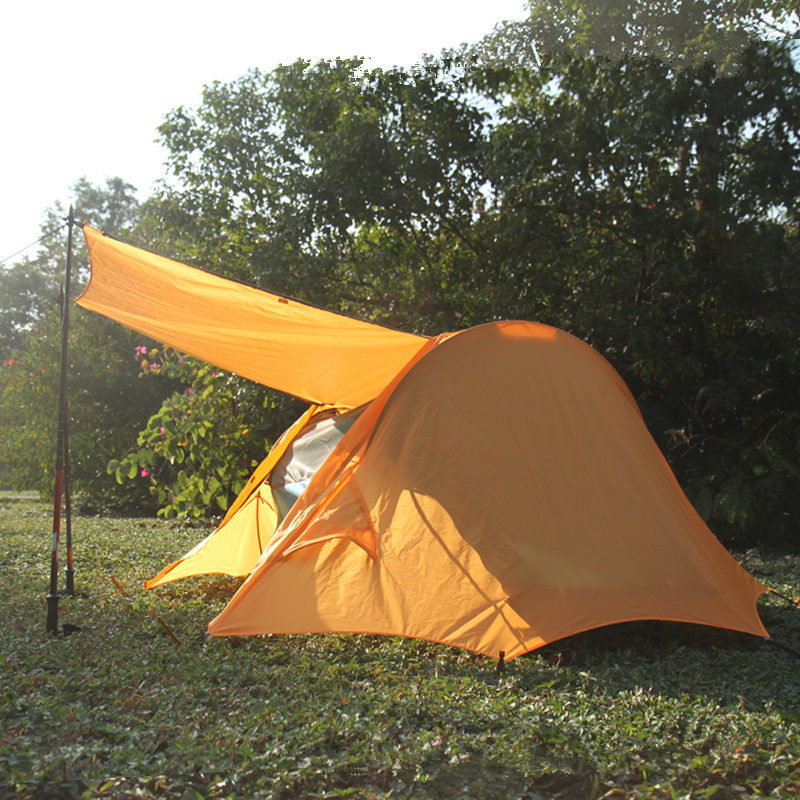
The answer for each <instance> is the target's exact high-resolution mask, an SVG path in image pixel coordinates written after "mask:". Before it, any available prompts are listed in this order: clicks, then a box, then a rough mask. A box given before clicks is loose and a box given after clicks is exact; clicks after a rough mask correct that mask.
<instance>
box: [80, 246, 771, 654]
mask: <svg viewBox="0 0 800 800" xmlns="http://www.w3.org/2000/svg"><path fill="white" fill-rule="evenodd" d="M100 241H102V240H100ZM109 241H110V240H109ZM115 244H116V243H115ZM95 249H96V245H95ZM90 252H92V248H91V246H90ZM129 252H130V251H128V250H126V251H124V252H122V253H121V254H118V255H117V256H115V257H114V258H116V259H117V260H116V261H115V267H114V270H115V271H124V269H125V268H126V264H125V259H126V257H127V255H128V254H129ZM92 258H93V270H94V258H95V256H94V254H93V255H92ZM148 258H155V257H153V256H150V255H148ZM173 263H174V262H173ZM167 266H169V265H167ZM183 269H189V268H187V267H183ZM94 280H95V279H94V277H93V279H92V283H94ZM216 280H222V279H219V278H217V279H216ZM91 293H92V284H91V283H90V287H89V290H88V292H87V295H85V296H84V297H86V296H89V297H90V298H91ZM82 302H83V301H82ZM230 302H234V303H235V300H233V299H231V300H230ZM253 302H254V305H256V306H257V302H256V301H255V300H254V301H253ZM268 302H269V301H268V300H265V303H268ZM112 304H113V303H112ZM127 305H128V307H129V308H130V307H132V304H130V303H128V304H127ZM189 307H190V306H189ZM136 313H138V308H137V311H136ZM334 316H335V315H334ZM350 322H352V321H349V322H348V324H349V323H350ZM140 324H141V322H140ZM363 324H366V323H363ZM278 325H279V323H278ZM373 327H374V326H373ZM147 328H148V326H147V325H142V327H140V328H139V329H140V330H143V332H146V333H148V332H149V330H147ZM379 330H381V332H383V329H379ZM372 333H374V336H375V337H376V338H378V334H377V332H372ZM390 333H394V332H390ZM150 335H152V334H150ZM310 335H311V334H309V336H310ZM386 335H387V336H388V335H389V334H388V333H387V334H386ZM412 339H414V337H412ZM335 341H336V340H335V337H334V343H333V344H334V347H335ZM414 341H415V345H416V346H414V347H410V348H409V349H410V350H412V351H413V352H410V353H408V354H407V357H405V360H404V361H403V363H401V364H394V365H392V366H393V368H394V374H393V375H392V376H391V377H390V378H389V379H388V380H385V381H384V379H383V377H381V378H380V380H375V381H374V394H373V397H365V396H364V395H363V394H362V395H361V397H360V399H361V400H362V401H363V402H365V403H366V405H365V407H364V408H363V409H362V410H360V412H359V413H356V412H353V413H352V414H351V415H350V417H351V418H350V427H349V429H347V430H346V431H340V433H339V434H337V437H335V438H334V440H332V441H331V443H330V450H329V451H326V453H325V455H324V457H323V458H322V460H321V462H320V463H317V464H314V465H312V466H311V467H310V468H308V469H306V471H305V473H303V475H305V478H304V481H301V482H300V483H299V484H298V485H301V486H302V487H303V488H302V491H301V492H300V493H299V498H298V499H297V500H296V502H294V504H293V505H291V507H290V508H289V509H288V511H285V512H283V513H282V512H281V511H280V509H279V508H278V505H279V504H278V503H277V502H276V492H279V491H283V488H280V487H279V485H278V484H279V483H280V481H278V482H277V483H276V481H275V476H276V474H277V473H281V475H283V477H281V481H283V482H284V483H286V480H288V479H287V478H286V475H289V473H291V472H292V469H293V466H292V464H293V459H295V455H296V453H295V451H298V452H299V451H300V450H302V449H303V446H305V445H308V442H309V441H312V440H313V438H314V437H313V436H312V435H311V431H312V429H314V430H317V429H319V428H323V427H325V426H324V425H321V424H320V420H322V419H324V418H325V417H326V415H327V417H334V418H337V419H338V417H337V413H338V410H339V409H340V408H342V407H346V408H352V407H354V406H355V405H357V403H355V402H350V403H346V402H341V398H338V402H337V399H335V398H334V397H333V395H328V396H326V397H321V396H317V397H315V398H314V399H320V400H322V402H328V403H330V404H331V405H332V406H337V407H338V408H328V409H320V408H317V407H312V408H311V409H309V411H308V412H306V414H305V415H304V416H303V418H301V419H300V420H298V422H297V423H295V425H294V426H293V427H292V429H290V431H288V432H287V434H286V435H285V436H284V437H283V439H282V440H281V441H280V442H278V443H277V444H276V446H275V448H273V451H272V452H271V453H270V455H269V456H268V457H267V459H266V461H265V462H264V464H262V465H261V467H259V469H258V470H257V471H256V473H255V474H254V476H253V478H252V479H251V482H250V483H249V484H248V486H247V487H246V488H245V490H244V491H243V492H242V494H241V495H240V497H239V498H238V499H237V501H236V504H235V505H234V508H233V509H232V511H231V513H229V515H228V516H227V517H226V519H225V520H224V521H223V524H222V525H221V526H220V527H219V528H218V530H217V531H216V532H215V533H214V534H212V535H211V536H210V537H209V538H208V539H207V540H206V541H205V542H204V543H202V544H201V545H200V546H198V548H196V550H195V551H194V552H193V553H190V554H187V556H186V557H185V558H184V559H182V560H181V561H178V562H176V564H174V565H171V566H170V567H168V568H167V569H166V570H164V571H163V572H162V573H161V575H159V576H158V577H157V578H156V579H154V581H152V582H151V584H152V585H155V584H156V583H160V582H163V581H164V580H172V579H174V578H176V577H181V576H183V575H187V574H197V573H198V572H217V571H223V572H231V573H233V574H247V572H249V577H248V578H247V580H246V581H245V583H244V584H243V585H242V587H241V588H240V589H239V591H238V592H237V593H236V595H235V596H234V597H233V599H232V600H231V601H230V603H229V604H228V606H227V607H226V608H225V609H224V610H223V612H222V613H221V614H220V615H219V616H218V617H217V618H216V619H215V620H213V621H212V622H211V624H210V625H209V631H210V633H212V634H213V635H243V634H256V633H281V632H321V631H350V632H373V633H385V634H397V635H403V636H413V637H419V638H424V639H431V640H435V641H440V642H446V643H449V644H453V645H456V646H458V647H465V648H468V649H471V650H474V651H477V652H481V653H486V654H489V655H493V656H497V655H498V654H499V653H500V652H501V651H502V652H504V653H505V657H506V658H513V657H515V656H518V655H520V654H522V653H524V652H526V651H529V650H531V649H534V648H536V647H539V646H541V645H543V644H546V643H547V642H550V641H553V640H556V639H559V638H562V637H564V636H568V635H570V634H573V633H577V632H579V631H583V630H587V629H590V628H595V627H599V626H602V625H607V624H611V623H615V622H622V621H628V620H640V619H664V620H676V621H685V622H692V623H699V624H705V625H713V626H719V627H724V628H731V629H734V630H740V631H745V632H748V633H752V634H755V635H758V636H766V635H767V634H766V631H765V629H764V627H763V625H762V623H761V620H760V619H759V617H758V613H757V609H756V600H757V598H758V597H759V595H760V594H761V593H762V592H763V591H765V589H764V587H763V586H762V585H761V584H760V583H759V582H758V581H756V580H755V579H753V578H752V577H751V576H750V575H749V574H748V573H747V572H746V571H745V570H744V569H742V567H740V566H739V565H738V564H737V563H736V561H735V560H734V559H733V558H732V557H731V556H730V555H729V554H728V553H727V551H726V550H725V549H724V548H723V547H722V546H721V545H720V544H719V542H718V541H717V539H716V538H715V537H714V536H713V534H712V533H711V532H710V531H709V529H708V528H707V527H706V525H705V524H704V523H703V521H702V520H701V519H700V518H699V516H698V515H697V514H696V512H695V511H694V509H693V508H692V506H691V504H690V503H689V501H688V500H687V498H686V497H685V495H684V494H683V492H682V491H681V489H680V487H679V486H678V484H677V482H676V480H675V478H674V476H673V475H672V472H671V471H670V469H669V467H668V465H667V463H666V461H665V460H664V458H663V456H662V455H661V453H660V452H659V450H658V448H657V446H656V444H655V443H654V441H653V440H652V438H651V437H650V435H649V433H648V432H647V429H646V427H645V425H644V422H643V420H642V418H641V415H640V414H639V411H638V409H637V407H636V403H635V401H634V399H633V397H632V396H631V394H630V392H629V391H628V390H627V388H626V387H625V385H624V383H623V381H622V380H621V378H620V377H619V375H618V374H617V373H616V372H615V371H614V370H613V368H612V367H611V366H610V365H609V364H608V362H606V361H605V360H604V359H603V358H602V357H601V356H600V355H599V354H598V353H597V352H595V351H594V350H592V349H591V348H590V347H589V346H588V345H586V344H584V343H582V342H580V341H579V340H578V339H576V338H574V337H573V336H570V335H569V334H567V333H564V332H563V331H559V330H556V329H554V328H550V327H547V326H544V325H538V324H535V323H530V322H497V323H489V324H486V325H481V326H479V327H477V328H473V329H470V330H466V331H461V332H458V333H455V334H445V335H442V336H439V337H437V338H435V339H431V340H427V341H421V340H418V339H414ZM234 344H235V343H234ZM319 345H320V347H325V348H328V349H330V346H331V343H330V342H328V341H326V342H322V341H320V342H319ZM232 346H233V345H232ZM264 346H265V347H267V346H269V347H270V348H271V347H273V342H272V341H270V342H269V343H268V344H267V343H265V344H264ZM274 346H275V347H276V348H278V344H275V345H274ZM308 348H309V350H313V344H312V343H311V342H309V343H308ZM311 363H312V364H313V363H315V361H314V359H313V358H312V359H311ZM220 366H224V365H223V364H220ZM294 366H295V367H296V368H297V370H298V376H299V375H300V374H301V373H302V364H301V363H296V364H295V365H294ZM353 367H354V369H355V370H356V371H358V364H357V363H354V364H353ZM368 368H369V367H368V366H366V365H365V366H364V367H363V369H368ZM383 374H385V372H384V373H383ZM264 377H265V382H267V383H269V382H270V380H269V377H268V376H264ZM358 380H359V382H360V383H361V384H362V385H363V384H364V382H365V381H366V380H367V377H366V376H363V375H361V376H359V378H358ZM377 384H382V385H380V386H377ZM340 394H341V393H340ZM367 394H368V393H367ZM373 398H374V399H373ZM367 401H371V402H367ZM341 416H342V417H344V415H341ZM352 418H355V421H352ZM315 426H316V427H315ZM326 430H330V425H328V428H327V429H326ZM304 443H305V445H304ZM312 444H313V441H312ZM306 449H308V447H306ZM300 472H302V470H300ZM298 474H299V473H298ZM303 475H300V477H303ZM282 485H283V484H281V486H282ZM287 485H288V484H287ZM244 551H246V552H244ZM242 553H244V555H242ZM251 569H252V571H250V570H251Z"/></svg>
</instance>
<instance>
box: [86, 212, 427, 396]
mask: <svg viewBox="0 0 800 800" xmlns="http://www.w3.org/2000/svg"><path fill="white" fill-rule="evenodd" d="M84 235H85V237H86V244H87V246H88V248H89V258H90V261H91V267H92V273H91V278H90V280H89V285H88V286H87V287H86V289H85V291H84V292H83V294H82V295H81V296H80V297H79V298H78V304H79V305H81V306H83V307H84V308H87V309H90V310H91V311H96V312H98V313H100V314H103V315H105V316H107V317H110V318H111V319H114V320H116V321H117V322H121V323H122V324H123V325H127V326H128V327H129V328H133V329H134V330H136V331H139V332H140V333H142V334H145V335H146V336H149V337H151V338H153V339H156V340H157V341H159V342H162V343H164V344H166V345H169V346H170V347H174V348H175V349H176V350H180V351H181V352H184V353H188V354H189V355H192V356H195V357H197V358H200V359H202V360H203V361H207V362H209V363H210V364H214V365H215V366H218V367H220V368H222V369H225V370H229V371H230V372H235V373H237V374H239V375H242V376H243V377H245V378H250V379H251V380H254V381H257V382H258V383H262V384H264V385H265V386H270V387H272V388H273V389H278V390H279V391H282V392H286V393H287V394H291V395H294V396H296V397H300V398H302V399H304V400H307V401H308V402H311V403H319V404H327V405H334V406H338V407H340V408H354V407H356V406H359V405H361V404H363V403H365V402H368V401H369V400H372V399H373V398H374V397H375V396H377V395H378V393H379V392H380V391H381V390H382V389H383V388H384V386H386V385H387V384H388V383H389V381H391V379H392V378H393V377H394V376H395V375H396V374H397V373H398V372H399V370H400V369H401V368H402V367H403V365H405V364H406V363H408V361H409V359H410V358H411V357H412V356H413V355H414V354H415V353H416V352H417V351H418V350H419V349H420V347H422V346H423V345H424V344H425V342H426V341H427V340H426V339H425V338H424V337H421V336H415V335H413V334H410V333H404V332H402V331H397V330H393V329H391V328H386V327H384V326H382V325H375V324H373V323H369V322H363V321H361V320H357V319H353V318H352V317H347V316H344V315H342V314H336V313H334V312H332V311H325V310H323V309H320V308H315V307H314V306H308V305H305V304H303V303H299V302H296V301H294V300H290V299H287V298H285V297H281V296H280V295H276V294H272V293H270V292H266V291H263V290H262V289H258V288H256V287H254V286H249V285H247V284H242V283H238V282H237V281H232V280H227V279H225V278H221V277H219V276H218V275H214V274H212V273H209V272H206V271H204V270H201V269H196V268H194V267H189V266H187V265H186V264H182V263H180V262H179V261H173V260H172V259H169V258H165V257H163V256H158V255H155V254H153V253H150V252H148V251H146V250H142V249H140V248H138V247H133V246H132V245H129V244H125V243H123V242H119V241H116V240H115V239H112V238H110V237H108V236H104V235H103V234H102V233H101V232H100V231H98V230H96V229H95V228H92V227H90V226H89V225H85V226H84Z"/></svg>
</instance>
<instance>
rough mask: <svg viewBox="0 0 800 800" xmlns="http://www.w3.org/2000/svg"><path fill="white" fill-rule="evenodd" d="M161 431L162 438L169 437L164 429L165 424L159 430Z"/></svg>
mask: <svg viewBox="0 0 800 800" xmlns="http://www.w3.org/2000/svg"><path fill="white" fill-rule="evenodd" d="M159 433H160V434H161V438H162V439H166V438H167V432H166V431H165V430H164V426H163V425H162V426H161V428H160V430H159Z"/></svg>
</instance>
